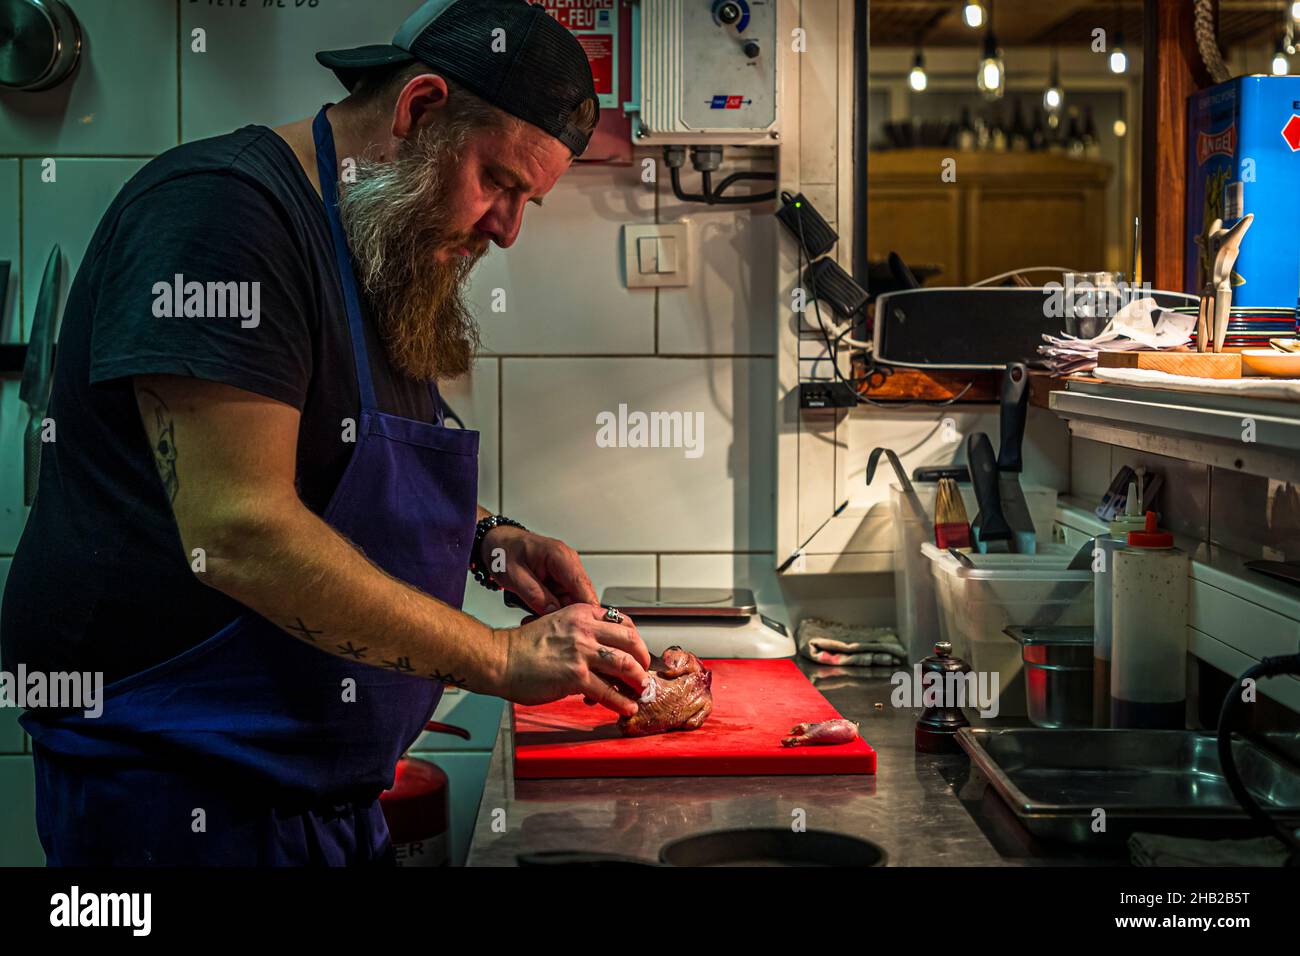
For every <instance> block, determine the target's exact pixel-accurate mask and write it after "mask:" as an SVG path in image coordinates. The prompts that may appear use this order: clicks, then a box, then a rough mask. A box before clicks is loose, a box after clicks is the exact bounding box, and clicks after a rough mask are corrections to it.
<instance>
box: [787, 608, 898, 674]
mask: <svg viewBox="0 0 1300 956" xmlns="http://www.w3.org/2000/svg"><path fill="white" fill-rule="evenodd" d="M795 643H796V644H797V645H798V647H799V653H800V654H802V655H803V656H804V657H806V658H808V659H809V660H810V661H816V662H817V663H819V664H830V665H833V666H841V667H845V666H847V667H871V666H873V665H887V666H892V665H897V664H906V663H907V649H906V648H904V647H903V643H902V641H900V640H899V639H898V633H897V632H896V631H895V630H894V629H893V628H892V627H865V626H857V625H853V624H841V623H839V622H838V621H825V620H822V619H820V618H815V617H806V618H804V619H803V620H802V621H800V622H799V627H798V629H797V630H796V632H795Z"/></svg>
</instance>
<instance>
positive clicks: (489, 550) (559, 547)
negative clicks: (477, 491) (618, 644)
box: [479, 525, 600, 614]
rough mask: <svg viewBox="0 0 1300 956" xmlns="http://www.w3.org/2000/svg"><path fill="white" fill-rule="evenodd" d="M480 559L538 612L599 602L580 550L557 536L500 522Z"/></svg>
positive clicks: (487, 537)
mask: <svg viewBox="0 0 1300 956" xmlns="http://www.w3.org/2000/svg"><path fill="white" fill-rule="evenodd" d="M479 559H480V560H481V561H482V563H483V567H484V568H486V569H487V571H488V574H489V575H490V576H491V577H492V580H493V581H495V582H496V583H497V584H499V585H501V586H502V587H503V588H505V589H506V590H508V591H513V592H514V593H515V594H517V595H519V597H520V599H521V600H522V601H523V602H524V603H525V604H527V605H528V606H529V607H530V608H532V609H533V610H534V611H537V612H538V613H539V614H550V613H551V612H552V611H557V610H559V609H560V608H561V607H565V606H566V605H570V604H599V603H600V601H599V600H598V598H597V597H596V590H595V588H593V587H592V586H591V578H589V577H587V572H586V570H585V569H584V568H583V567H582V559H581V558H579V557H578V552H576V551H574V550H573V549H572V548H570V547H569V546H568V545H567V544H565V543H564V542H563V541H560V540H558V539H556V538H548V537H546V536H545V535H540V534H536V533H534V532H532V531H524V530H522V529H521V528H514V527H511V526H510V525H498V526H497V527H495V528H493V529H492V530H491V531H489V532H488V533H487V534H486V535H484V536H483V541H482V546H481V548H480V550H479Z"/></svg>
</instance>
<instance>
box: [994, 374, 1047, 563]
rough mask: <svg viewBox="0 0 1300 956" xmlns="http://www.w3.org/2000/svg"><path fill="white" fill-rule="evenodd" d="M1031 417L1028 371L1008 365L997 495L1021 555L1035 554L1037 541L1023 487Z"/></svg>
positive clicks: (1003, 377) (1004, 382)
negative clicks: (1021, 475)
mask: <svg viewBox="0 0 1300 956" xmlns="http://www.w3.org/2000/svg"><path fill="white" fill-rule="evenodd" d="M1028 413H1029V369H1027V368H1026V367H1025V366H1024V364H1023V363H1021V362H1008V363H1007V370H1006V372H1005V374H1004V375H1003V376H1002V414H1001V421H1002V436H1001V444H1000V446H999V448H998V495H999V497H1000V499H1001V505H1002V517H1003V518H1004V519H1005V520H1006V522H1007V525H1008V526H1009V527H1010V528H1011V536H1012V537H1011V542H1012V543H1011V548H1012V550H1013V551H1016V552H1017V553H1019V554H1034V553H1035V552H1036V551H1037V550H1038V541H1037V537H1036V535H1035V533H1034V520H1033V518H1032V517H1031V516H1030V514H1029V505H1028V504H1027V503H1026V502H1025V492H1024V489H1023V488H1021V487H1020V472H1021V470H1022V469H1023V468H1024V456H1023V454H1022V448H1023V446H1024V442H1025V419H1026V416H1027V415H1028Z"/></svg>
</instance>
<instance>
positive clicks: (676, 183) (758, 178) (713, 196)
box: [664, 146, 776, 206]
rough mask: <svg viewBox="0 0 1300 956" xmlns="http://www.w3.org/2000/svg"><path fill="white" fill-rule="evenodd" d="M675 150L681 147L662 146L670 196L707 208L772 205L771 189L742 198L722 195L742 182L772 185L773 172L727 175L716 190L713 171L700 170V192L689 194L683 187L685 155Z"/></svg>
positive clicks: (773, 192)
mask: <svg viewBox="0 0 1300 956" xmlns="http://www.w3.org/2000/svg"><path fill="white" fill-rule="evenodd" d="M676 149H680V147H672V146H665V147H664V163H665V164H666V165H667V166H668V178H669V180H670V181H671V183H672V187H673V195H674V196H676V197H677V198H678V199H679V200H681V201H682V202H698V203H704V204H705V205H708V206H744V205H749V204H751V203H760V202H771V201H772V200H773V199H775V198H776V190H775V189H773V190H770V191H769V192H765V193H751V194H750V195H748V196H742V195H725V193H726V191H727V190H728V189H730V188H731V187H732V186H734V185H735V184H736V183H741V182H775V181H776V173H766V172H740V173H732V174H731V175H730V176H728V177H726V178H725V179H723V180H722V182H720V183H718V186H717V188H716V189H715V188H714V187H713V171H712V170H709V169H702V170H700V182H701V184H702V186H703V191H702V192H698V193H688V192H686V190H685V189H684V188H683V187H682V173H681V170H682V164H683V163H684V162H685V159H686V157H685V154H684V153H680V154H679V153H677V152H676Z"/></svg>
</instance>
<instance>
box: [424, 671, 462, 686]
mask: <svg viewBox="0 0 1300 956" xmlns="http://www.w3.org/2000/svg"><path fill="white" fill-rule="evenodd" d="M429 677H430V679H432V680H436V681H440V682H442V683H444V684H447V685H448V686H449V687H464V686H465V680H464V678H461V677H453V676H452V675H451V674H442V673H439V672H438V671H434V672H433V673H432V674H430V675H429Z"/></svg>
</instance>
